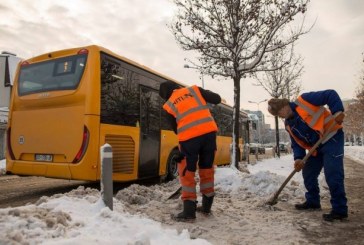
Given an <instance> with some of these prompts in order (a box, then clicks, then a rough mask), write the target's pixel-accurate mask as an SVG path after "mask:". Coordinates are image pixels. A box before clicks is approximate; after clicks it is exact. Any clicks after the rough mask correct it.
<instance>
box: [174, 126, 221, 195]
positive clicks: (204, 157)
mask: <svg viewBox="0 0 364 245" xmlns="http://www.w3.org/2000/svg"><path fill="white" fill-rule="evenodd" d="M179 143H180V151H181V152H182V153H183V154H184V155H185V156H186V158H185V159H184V160H183V161H181V163H179V164H178V172H179V175H180V182H181V185H182V197H181V198H182V200H192V201H194V200H196V198H197V196H196V183H195V179H194V177H195V172H196V169H197V163H198V167H199V176H200V191H201V193H202V194H204V195H205V196H207V197H211V196H214V194H215V193H214V168H213V163H214V158H215V152H216V132H211V133H207V134H203V135H200V136H197V137H195V138H192V139H189V140H186V141H181V142H179Z"/></svg>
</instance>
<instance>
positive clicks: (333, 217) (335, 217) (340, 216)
mask: <svg viewBox="0 0 364 245" xmlns="http://www.w3.org/2000/svg"><path fill="white" fill-rule="evenodd" d="M347 217H348V214H338V213H334V212H333V211H331V212H330V213H328V214H323V215H322V218H323V219H324V220H325V221H329V222H333V221H334V220H343V219H346V218H347Z"/></svg>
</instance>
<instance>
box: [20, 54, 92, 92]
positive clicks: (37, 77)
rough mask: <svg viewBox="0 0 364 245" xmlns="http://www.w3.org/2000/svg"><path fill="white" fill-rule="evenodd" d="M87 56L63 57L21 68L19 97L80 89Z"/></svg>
mask: <svg viewBox="0 0 364 245" xmlns="http://www.w3.org/2000/svg"><path fill="white" fill-rule="evenodd" d="M86 58H87V54H79V55H74V56H68V57H63V58H59V59H54V60H51V61H46V62H40V63H35V64H30V65H25V66H22V67H21V70H20V75H19V81H18V85H19V86H18V87H19V89H18V94H19V96H22V95H28V94H34V93H41V92H47V91H54V90H73V89H76V88H77V87H78V84H79V82H80V80H81V77H82V74H83V71H84V69H85V66H86Z"/></svg>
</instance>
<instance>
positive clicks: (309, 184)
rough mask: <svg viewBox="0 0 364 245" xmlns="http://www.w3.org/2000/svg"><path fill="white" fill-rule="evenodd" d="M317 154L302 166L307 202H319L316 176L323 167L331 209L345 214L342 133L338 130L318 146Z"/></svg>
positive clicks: (316, 203)
mask: <svg viewBox="0 0 364 245" xmlns="http://www.w3.org/2000/svg"><path fill="white" fill-rule="evenodd" d="M317 153H318V154H317V155H316V156H311V157H310V158H309V159H308V161H307V162H306V165H305V167H304V168H303V171H302V175H303V179H304V184H305V187H306V189H307V192H306V200H307V202H308V203H309V204H313V205H319V204H320V189H319V185H318V176H319V174H320V172H321V170H322V168H324V173H325V178H326V182H327V185H328V186H329V189H330V194H331V200H330V202H331V206H332V211H333V212H335V213H337V214H347V213H348V207H347V199H346V194H345V187H344V166H343V162H344V161H343V160H344V133H343V131H342V130H339V131H338V132H337V133H336V134H335V135H334V136H333V137H332V138H331V139H330V140H329V141H327V142H326V143H325V144H323V145H322V146H320V147H319V148H318V152H317Z"/></svg>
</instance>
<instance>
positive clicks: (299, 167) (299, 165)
mask: <svg viewBox="0 0 364 245" xmlns="http://www.w3.org/2000/svg"><path fill="white" fill-rule="evenodd" d="M304 166H305V164H304V162H303V161H302V160H301V159H296V160H295V161H294V169H295V170H296V171H297V172H299V171H301V170H302V169H303V167H304Z"/></svg>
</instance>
